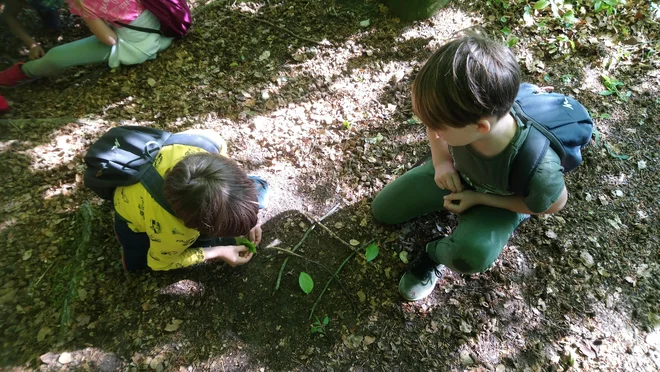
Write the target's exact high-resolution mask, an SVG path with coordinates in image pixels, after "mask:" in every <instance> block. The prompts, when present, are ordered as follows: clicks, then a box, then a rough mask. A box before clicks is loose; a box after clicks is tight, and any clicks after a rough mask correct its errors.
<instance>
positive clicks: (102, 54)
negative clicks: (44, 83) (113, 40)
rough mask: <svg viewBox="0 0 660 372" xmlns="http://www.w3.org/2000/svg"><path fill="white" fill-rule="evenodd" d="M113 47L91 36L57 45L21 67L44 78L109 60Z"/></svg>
mask: <svg viewBox="0 0 660 372" xmlns="http://www.w3.org/2000/svg"><path fill="white" fill-rule="evenodd" d="M111 50H112V47H110V46H108V45H105V44H103V43H102V42H100V41H99V39H97V38H96V36H90V37H87V38H84V39H81V40H76V41H74V42H71V43H67V44H64V45H60V46H57V47H55V48H53V49H51V50H49V51H48V53H46V55H45V56H43V57H42V58H39V59H37V60H34V61H30V62H26V63H25V64H24V65H23V66H21V69H22V70H23V72H24V73H25V74H26V75H28V76H29V77H33V78H42V77H47V76H53V75H58V74H60V73H61V72H62V71H64V70H66V69H67V68H69V67H73V66H81V65H91V64H94V63H103V62H106V63H107V62H108V58H110V51H111Z"/></svg>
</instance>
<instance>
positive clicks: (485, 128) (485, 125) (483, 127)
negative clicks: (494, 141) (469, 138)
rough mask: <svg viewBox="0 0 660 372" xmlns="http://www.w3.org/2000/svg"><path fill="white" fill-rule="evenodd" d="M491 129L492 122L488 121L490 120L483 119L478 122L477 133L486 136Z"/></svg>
mask: <svg viewBox="0 0 660 372" xmlns="http://www.w3.org/2000/svg"><path fill="white" fill-rule="evenodd" d="M490 127H491V124H490V121H488V119H486V118H482V119H479V120H478V121H477V132H479V133H481V134H486V133H488V132H490Z"/></svg>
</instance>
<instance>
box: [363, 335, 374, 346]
mask: <svg viewBox="0 0 660 372" xmlns="http://www.w3.org/2000/svg"><path fill="white" fill-rule="evenodd" d="M374 341H376V337H372V336H364V341H363V342H364V346H369V345H371V344H373V343H374Z"/></svg>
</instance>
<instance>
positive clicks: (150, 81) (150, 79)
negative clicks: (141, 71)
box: [147, 78, 156, 87]
mask: <svg viewBox="0 0 660 372" xmlns="http://www.w3.org/2000/svg"><path fill="white" fill-rule="evenodd" d="M147 84H149V86H152V87H155V86H156V80H154V79H152V78H149V79H147Z"/></svg>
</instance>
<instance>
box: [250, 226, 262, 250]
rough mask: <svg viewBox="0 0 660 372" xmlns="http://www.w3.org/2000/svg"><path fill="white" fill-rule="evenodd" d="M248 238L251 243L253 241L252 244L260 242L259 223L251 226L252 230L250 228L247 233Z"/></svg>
mask: <svg viewBox="0 0 660 372" xmlns="http://www.w3.org/2000/svg"><path fill="white" fill-rule="evenodd" d="M248 239H250V241H251V242H252V243H254V245H259V243H261V226H260V225H257V226H255V227H253V228H252V230H250V233H249V234H248Z"/></svg>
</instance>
